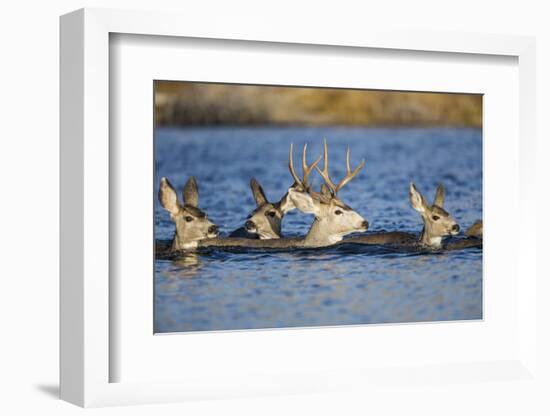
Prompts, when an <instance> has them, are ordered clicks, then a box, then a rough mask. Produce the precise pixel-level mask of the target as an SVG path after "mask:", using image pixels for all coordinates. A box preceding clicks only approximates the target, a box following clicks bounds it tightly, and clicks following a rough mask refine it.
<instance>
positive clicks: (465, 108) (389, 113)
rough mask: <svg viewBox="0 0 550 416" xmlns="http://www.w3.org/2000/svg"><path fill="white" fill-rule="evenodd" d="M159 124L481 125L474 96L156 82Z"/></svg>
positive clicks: (477, 99) (479, 101) (479, 103)
mask: <svg viewBox="0 0 550 416" xmlns="http://www.w3.org/2000/svg"><path fill="white" fill-rule="evenodd" d="M155 87H156V90H155V110H156V111H155V120H156V122H157V125H179V126H193V125H218V124H225V125H261V124H282V125H294V124H297V125H328V124H336V125H450V126H477V127H479V126H481V123H482V97H481V95H472V94H443V93H419V92H393V91H367V90H344V89H329V88H293V87H266V86H254V85H228V84H204V83H184V82H160V81H157V82H156V84H155Z"/></svg>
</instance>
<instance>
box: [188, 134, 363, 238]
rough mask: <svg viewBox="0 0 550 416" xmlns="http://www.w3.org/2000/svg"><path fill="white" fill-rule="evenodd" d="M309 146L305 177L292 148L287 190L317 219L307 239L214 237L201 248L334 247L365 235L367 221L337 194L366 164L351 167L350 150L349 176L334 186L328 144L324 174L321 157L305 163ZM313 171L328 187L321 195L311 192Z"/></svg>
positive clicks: (322, 188) (303, 155) (289, 195)
mask: <svg viewBox="0 0 550 416" xmlns="http://www.w3.org/2000/svg"><path fill="white" fill-rule="evenodd" d="M306 153H307V145H305V146H304V149H303V153H302V178H300V177H298V175H297V174H296V171H295V169H294V160H293V146H292V145H290V152H289V163H288V167H289V171H290V174H291V175H292V177H293V178H294V184H293V185H292V186H291V187H290V188H289V190H288V197H289V199H290V200H291V201H292V203H293V205H294V206H295V207H296V208H298V209H299V210H300V211H302V212H305V213H311V214H313V215H315V219H314V221H313V223H312V225H311V227H310V229H309V231H308V233H307V234H306V236H305V237H296V238H279V239H264V240H250V239H244V238H215V239H208V240H204V241H201V242H200V244H199V246H200V247H209V246H226V247H251V248H300V247H324V246H329V245H332V244H335V243H337V242H339V241H341V240H342V238H343V237H344V236H345V235H347V234H350V233H353V232H363V231H366V230H367V228H368V222H367V221H366V220H365V219H364V218H363V217H361V215H359V214H358V213H357V212H355V211H354V210H353V209H352V208H350V207H349V206H348V205H346V204H345V203H344V202H343V201H342V200H341V199H339V198H338V197H337V192H338V191H339V190H340V189H342V187H343V186H344V185H345V184H347V183H348V182H349V181H351V180H352V179H353V178H354V177H355V176H357V174H358V173H359V171H360V170H361V169H362V168H363V166H364V164H365V163H364V161H363V162H362V163H361V164H360V165H359V166H358V167H357V168H355V170H353V171H352V170H351V167H350V153H349V149H348V150H347V154H346V168H347V171H346V176H345V177H344V178H343V179H342V180H341V181H340V182H339V183H338V184H337V185H335V184H334V183H333V182H332V180H331V179H330V176H329V174H328V150H327V144H326V141H325V147H324V158H325V162H324V169H323V170H322V171H321V170H320V169H319V168H317V164H318V163H319V162H320V161H321V157H319V158H318V159H317V160H316V161H315V162H313V164H311V165H308V164H307V161H306ZM313 169H317V170H318V171H319V172H320V173H321V176H323V179H324V180H325V184H324V185H322V186H321V192H320V193H317V192H314V191H313V190H312V189H311V186H310V183H309V176H310V174H311V172H312V171H313Z"/></svg>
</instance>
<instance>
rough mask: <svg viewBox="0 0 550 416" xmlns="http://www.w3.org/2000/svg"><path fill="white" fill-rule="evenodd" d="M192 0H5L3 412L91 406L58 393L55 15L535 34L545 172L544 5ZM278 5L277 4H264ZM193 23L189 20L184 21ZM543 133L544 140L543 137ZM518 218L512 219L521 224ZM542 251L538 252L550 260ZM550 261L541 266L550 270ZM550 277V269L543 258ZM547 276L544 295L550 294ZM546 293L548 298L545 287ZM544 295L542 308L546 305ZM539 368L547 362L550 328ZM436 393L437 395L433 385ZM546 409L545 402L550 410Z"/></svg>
mask: <svg viewBox="0 0 550 416" xmlns="http://www.w3.org/2000/svg"><path fill="white" fill-rule="evenodd" d="M197 3H198V2H184V1H160V0H157V1H155V2H152V1H132V2H131V1H122V0H119V1H117V0H111V1H109V2H108V1H103V2H102V1H93V0H90V1H88V2H86V3H83V2H79V1H56V0H53V1H50V2H38V1H35V2H31V1H26V2H25V1H20V2H17V3H15V2H13V3H8V4H3V7H2V13H1V15H0V19H1V20H0V31H1V37H0V39H1V40H0V42H1V45H2V48H1V52H2V55H1V56H2V62H1V64H0V72H1V75H2V76H1V77H0V80H1V82H2V89H0V92H1V97H0V98H1V99H0V114H1V116H0V117H1V118H0V120H1V121H2V124H1V127H2V129H1V132H2V135H1V139H0V140H1V141H0V142H1V143H2V149H1V150H0V156H1V160H0V169H2V174H1V175H0V178H1V180H2V188H1V189H2V191H3V192H2V195H3V198H2V204H1V205H0V210H1V211H0V218H1V219H2V220H1V221H2V225H1V227H0V230H1V232H2V237H3V238H2V243H1V244H2V250H1V253H2V257H1V258H2V269H1V270H2V283H3V285H2V290H1V291H0V296H1V297H0V308H1V309H0V312H1V316H2V320H1V322H2V342H1V343H0V345H1V347H0V352H1V354H0V357H1V358H0V370H1V374H2V381H1V383H2V385H1V387H0V391H1V393H2V395H1V400H0V409H1V411H2V413H3V414H23V413H32V412H38V411H40V412H41V413H55V414H62V415H64V414H73V413H77V412H81V411H82V410H80V409H78V408H76V407H74V406H72V405H69V404H66V403H63V402H60V401H58V400H56V399H55V395H57V371H58V370H57V368H58V358H57V355H58V350H57V349H58V324H57V322H58V248H57V247H58V219H57V218H58V116H59V115H58V60H59V55H58V51H59V48H58V43H59V42H58V16H59V15H60V14H63V13H66V12H69V11H71V10H73V9H76V8H80V7H83V6H100V7H120V8H136V9H165V10H167V9H169V10H172V9H173V10H179V11H185V12H186V13H188V14H189V16H190V17H191V16H192V15H193V14H195V13H196V14H201V15H205V14H206V15H208V14H210V13H216V14H220V15H223V16H227V18H228V19H233V20H235V24H236V25H237V26H238V19H241V18H251V19H259V20H268V19H269V20H275V21H280V22H281V27H282V28H284V27H285V25H303V27H304V30H307V25H308V24H315V25H323V27H326V30H327V31H338V27H339V26H340V25H358V26H366V25H369V24H371V23H373V22H377V23H378V24H380V22H384V21H386V20H387V22H388V25H391V26H392V27H401V28H403V27H421V28H433V29H439V30H456V31H474V32H489V33H510V34H525V35H537V36H538V45H537V54H538V56H537V58H538V66H537V72H538V74H537V75H538V81H537V82H538V84H537V87H538V88H537V90H538V106H539V107H538V134H539V148H538V157H539V161H538V166H539V176H540V175H544V176H545V178H547V177H548V168H547V167H544V166H543V164H546V165H548V158H549V156H550V154H549V152H548V150H549V149H548V147H549V144H548V138H550V129H549V128H548V126H547V125H546V124H545V123H544V121H545V120H544V118H545V117H544V116H545V115H548V114H550V108H549V98H548V94H549V93H550V89H549V81H550V75H548V74H550V31H549V29H548V16H549V13H548V12H547V11H546V10H545V8H544V4H545V2H542V1H541V2H535V1H526V0H524V1H521V2H512V3H511V4H509V3H505V2H503V1H484V2H480V1H464V0H463V1H461V2H442V1H441V0H439V1H422V0H418V1H414V2H410V1H393V2H390V1H386V2H380V1H379V2H376V3H374V4H369V3H367V2H366V1H361V2H359V1H357V2H346V1H343V0H340V1H338V2H333V1H331V2H326V3H325V2H320V1H317V2H315V3H313V2H312V3H311V4H308V3H307V2H302V3H298V2H297V1H296V0H294V1H289V2H285V1H278V2H270V3H265V2H253V1H250V2H244V1H231V2H221V1H220V2H219V4H217V3H216V4H214V2H201V4H200V5H198V4H197ZM261 4H269V5H270V7H267V6H263V7H262V6H261ZM182 24H184V22H182ZM544 137H545V138H546V141H544V140H543V139H542V138H544ZM538 188H539V190H540V195H539V201H538V204H537V206H534V207H533V210H534V211H535V210H539V216H538V218H539V223H540V230H539V250H541V254H546V257H547V253H546V250H544V248H547V247H548V244H547V243H545V246H544V248H543V241H542V236H543V235H549V233H548V221H546V220H545V217H546V212H545V211H546V207H547V206H548V202H549V201H548V200H549V198H548V191H549V190H550V187H549V186H548V183H547V182H546V180H542V179H541V180H540V182H539V184H538ZM515 220H516V219H514V218H510V227H514V224H515ZM544 257H545V256H543V255H540V256H539V259H540V260H541V261H544ZM542 266H543V265H542V264H541V265H539V267H542ZM544 266H545V271H546V275H547V276H549V278H550V273H548V269H547V266H546V263H545V264H544ZM549 288H550V285H549V283H546V282H542V285H539V288H538V292H539V293H541V294H544V293H550V290H549ZM539 299H540V300H543V299H544V297H543V296H542V295H541V296H540V297H539ZM539 303H540V310H541V313H548V311H549V309H548V306H546V305H545V304H544V303H543V302H539ZM539 336H541V337H543V336H544V337H545V338H544V344H543V347H545V348H544V350H543V351H541V356H540V357H539V359H540V360H541V365H544V366H546V367H545V368H546V372H545V374H549V371H548V359H547V358H546V357H544V355H543V354H544V353H545V352H546V354H548V351H550V346H549V342H548V341H549V339H548V338H549V335H548V328H547V330H546V331H545V332H542V331H541V332H540V334H539ZM549 390H550V388H549V387H548V386H546V391H545V392H543V391H535V390H533V389H531V388H530V385H529V383H525V384H524V385H523V386H519V387H518V386H517V385H516V384H514V385H513V386H512V385H507V384H506V383H497V384H494V385H488V386H485V387H484V388H480V387H479V386H475V385H474V386H470V385H468V384H455V385H440V386H436V387H435V388H432V389H430V393H429V394H427V389H426V388H425V387H418V388H411V387H410V386H407V388H406V389H404V388H403V389H400V388H399V386H397V387H396V386H390V385H389V386H388V389H387V392H386V394H378V395H377V396H376V397H373V396H369V395H368V393H365V392H362V393H361V394H358V393H357V392H355V393H354V392H351V391H350V392H346V391H344V392H338V393H333V394H327V393H325V394H323V395H315V396H294V397H279V398H277V397H275V398H274V397H271V398H258V399H247V400H231V401H213V402H197V403H187V404H177V405H162V406H155V407H151V406H141V407H133V408H118V409H100V410H94V412H96V413H100V414H149V413H151V412H155V413H157V414H183V413H184V412H187V414H193V415H194V414H212V415H214V414H221V413H224V414H232V413H234V414H239V415H242V414H281V413H290V414H297V413H304V414H311V413H318V414H335V413H338V414H345V415H347V414H365V413H371V414H404V413H405V412H407V414H411V413H413V414H415V413H418V414H422V415H427V414H438V415H440V414H446V415H453V414H457V415H458V414H460V415H464V414H465V413H468V414H484V413H490V414H501V415H502V414H520V413H523V414H529V415H533V414H548V412H549V408H548V406H549V404H548V401H547V400H545V394H544V393H546V396H547V393H548V391H549ZM434 391H436V392H437V394H434ZM543 406H546V408H545V409H544V408H543Z"/></svg>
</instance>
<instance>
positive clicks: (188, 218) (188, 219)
mask: <svg viewBox="0 0 550 416" xmlns="http://www.w3.org/2000/svg"><path fill="white" fill-rule="evenodd" d="M185 221H187V222H191V221H193V217H191V216H189V215H188V216H187V217H185Z"/></svg>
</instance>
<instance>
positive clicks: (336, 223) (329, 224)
mask: <svg viewBox="0 0 550 416" xmlns="http://www.w3.org/2000/svg"><path fill="white" fill-rule="evenodd" d="M305 150H306V149H305V147H304V156H303V166H304V178H303V179H300V178H298V175H296V172H295V170H294V163H293V155H292V145H291V146H290V156H289V159H290V160H289V169H290V173H291V174H292V177H293V178H294V181H295V182H296V183H297V184H298V186H296V187H293V188H290V189H289V191H288V193H289V196H290V198H291V199H292V201H293V202H294V205H295V206H296V208H298V209H299V210H300V211H302V212H304V213H307V214H313V215H314V216H315V219H314V221H313V224H312V225H311V228H310V229H309V232H308V233H307V235H306V236H305V245H306V246H308V247H321V246H327V245H331V244H335V243H337V242H338V241H340V240H342V238H343V237H344V236H345V235H348V234H351V233H354V232H364V231H367V229H368V227H369V224H368V222H367V221H366V220H365V219H364V218H363V217H362V216H361V215H359V214H358V213H357V212H355V211H354V210H353V209H352V208H351V207H350V206H348V205H346V204H345V203H344V202H343V201H342V200H341V199H340V198H338V191H339V190H340V189H342V188H343V187H344V185H346V184H347V183H348V182H350V181H351V180H352V179H353V178H354V177H355V176H357V174H358V173H359V171H360V170H361V169H362V168H363V167H364V166H365V161H364V160H363V161H361V163H360V164H359V165H358V166H357V167H356V168H355V169H354V170H353V171H352V170H351V167H350V152H349V147H348V149H347V152H346V176H345V177H344V178H343V179H342V180H341V181H340V182H338V184H335V183H334V182H333V181H332V180H331V178H330V175H329V172H328V146H327V142H326V140H325V143H324V155H323V157H324V167H323V170H321V169H319V168H318V167H317V163H318V161H319V159H318V160H317V162H315V163H314V164H313V165H312V167H315V169H317V171H318V172H319V174H320V175H321V176H322V178H323V180H324V182H325V183H324V184H323V185H321V192H320V193H316V192H313V191H312V190H311V189H310V188H309V185H308V183H307V176H308V175H309V172H307V175H306V170H305V167H306V166H307V164H306V163H305Z"/></svg>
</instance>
